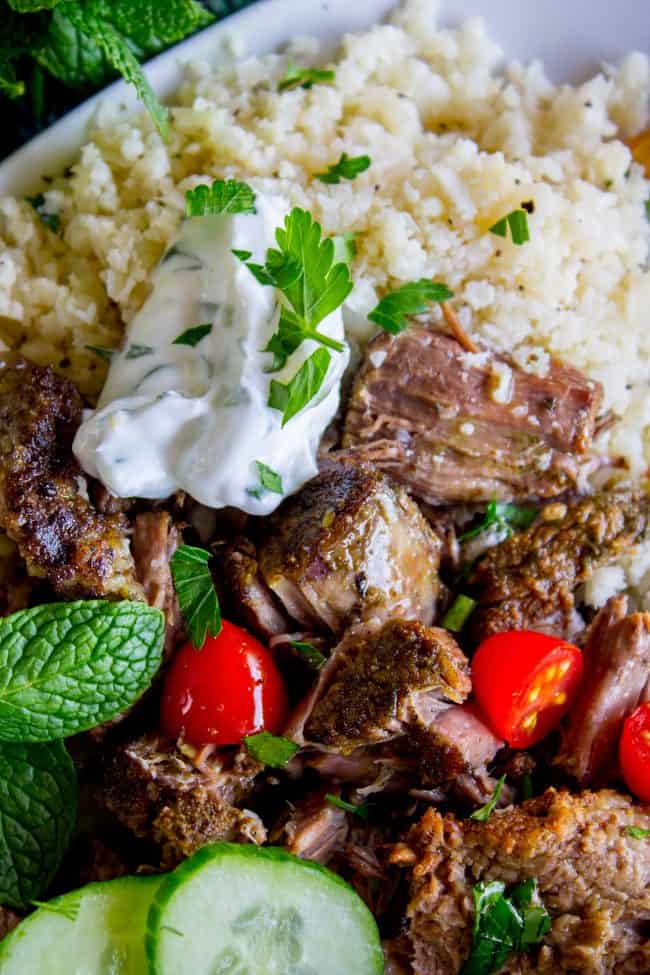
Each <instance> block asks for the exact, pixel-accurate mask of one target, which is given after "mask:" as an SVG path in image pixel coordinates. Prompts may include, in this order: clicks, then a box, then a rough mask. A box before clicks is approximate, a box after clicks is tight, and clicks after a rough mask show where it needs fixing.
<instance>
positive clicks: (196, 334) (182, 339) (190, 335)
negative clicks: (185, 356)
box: [172, 322, 212, 349]
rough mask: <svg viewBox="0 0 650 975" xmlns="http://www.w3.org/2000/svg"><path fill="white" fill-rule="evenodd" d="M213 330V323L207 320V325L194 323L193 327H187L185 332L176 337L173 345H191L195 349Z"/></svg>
mask: <svg viewBox="0 0 650 975" xmlns="http://www.w3.org/2000/svg"><path fill="white" fill-rule="evenodd" d="M211 331H212V325H211V324H210V323H209V322H206V324H205V325H193V326H192V327H191V328H186V329H185V331H184V332H181V334H180V335H178V336H177V337H176V338H175V339H174V341H173V342H172V345H189V346H190V347H191V348H192V349H193V348H194V347H195V346H196V345H198V344H199V342H200V341H201V340H202V339H204V338H205V337H206V335H209V334H210V332H211Z"/></svg>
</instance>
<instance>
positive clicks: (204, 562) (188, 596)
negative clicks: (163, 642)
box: [170, 545, 221, 650]
mask: <svg viewBox="0 0 650 975" xmlns="http://www.w3.org/2000/svg"><path fill="white" fill-rule="evenodd" d="M209 562H210V553H209V552H206V550H205V549H203V548H195V547H194V546H192V545H181V546H180V547H179V548H177V549H176V551H175V552H174V554H173V555H172V558H171V563H170V564H171V570H172V577H173V579H174V588H175V589H176V595H177V596H178V603H179V606H180V608H181V613H182V614H183V619H184V620H185V623H186V624H187V629H188V631H189V634H190V639H191V641H192V643H193V644H194V646H195V648H196V649H197V650H200V649H201V647H202V646H203V644H204V643H205V639H206V636H207V634H208V633H209V634H210V636H218V635H219V633H220V632H221V610H220V609H219V600H218V599H217V593H216V590H215V588H214V582H213V580H212V573H211V572H210V568H209V565H208V563H209Z"/></svg>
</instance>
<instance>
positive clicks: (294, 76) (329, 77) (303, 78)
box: [278, 64, 336, 91]
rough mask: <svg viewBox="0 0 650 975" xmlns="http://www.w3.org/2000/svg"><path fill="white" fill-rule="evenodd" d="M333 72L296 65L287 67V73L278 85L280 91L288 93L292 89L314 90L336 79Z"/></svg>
mask: <svg viewBox="0 0 650 975" xmlns="http://www.w3.org/2000/svg"><path fill="white" fill-rule="evenodd" d="M335 77H336V76H335V74H334V72H333V71H329V70H325V69H323V68H299V67H298V65H296V64H289V65H287V73H286V74H285V76H284V78H283V79H282V81H281V82H280V84H279V85H278V91H288V90H289V89H290V88H299V87H300V88H312V87H313V86H314V85H319V84H320V85H323V84H327V83H328V82H332V81H334V79H335Z"/></svg>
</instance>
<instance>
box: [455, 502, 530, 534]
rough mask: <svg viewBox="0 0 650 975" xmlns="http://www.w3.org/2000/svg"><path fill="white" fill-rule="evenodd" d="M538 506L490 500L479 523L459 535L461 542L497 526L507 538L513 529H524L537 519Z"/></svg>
mask: <svg viewBox="0 0 650 975" xmlns="http://www.w3.org/2000/svg"><path fill="white" fill-rule="evenodd" d="M536 517H537V508H531V507H527V506H526V507H524V506H522V505H520V504H512V503H510V502H507V501H490V503H489V505H488V506H487V508H486V509H485V514H484V516H483V518H482V519H481V521H480V522H479V523H478V525H474V527H473V528H470V529H468V530H467V531H466V532H463V534H462V535H460V536H459V538H458V541H459V542H466V541H468V540H469V539H470V538H476V536H477V535H482V534H483V532H485V531H487V530H488V528H492V527H495V528H496V529H497V530H498V531H499V532H501V533H502V534H503V535H504V537H505V538H510V536H511V535H512V533H513V531H524V530H525V529H526V528H528V527H529V526H530V525H532V523H533V522H534V521H535V518H536Z"/></svg>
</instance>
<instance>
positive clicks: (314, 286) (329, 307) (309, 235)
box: [233, 207, 352, 372]
mask: <svg viewBox="0 0 650 975" xmlns="http://www.w3.org/2000/svg"><path fill="white" fill-rule="evenodd" d="M275 239H276V241H277V244H278V246H277V248H269V250H267V252H266V260H265V263H264V264H254V263H250V262H249V258H250V256H251V254H250V252H249V251H233V253H234V255H235V257H237V258H239V260H241V261H243V262H244V263H245V264H246V267H247V268H248V269H249V271H250V272H251V273H252V274H253V275H254V276H255V277H256V278H257V280H258V281H259V282H260V284H264V285H270V286H272V287H274V288H276V289H277V290H278V291H279V292H280V294H281V296H282V302H281V309H280V321H279V323H278V330H277V332H275V334H274V335H272V336H271V338H270V340H269V343H268V345H267V346H266V348H265V350H264V351H265V352H272V353H273V364H272V366H271V370H270V371H271V372H275V371H277V370H278V369H282V367H283V366H284V364H285V362H286V361H287V359H288V358H289V356H290V355H291V354H292V353H293V352H295V350H296V349H297V348H298V346H299V345H301V343H302V342H304V341H305V340H306V339H311V340H313V341H314V342H318V343H320V344H321V345H324V346H326V347H327V348H328V349H332V351H334V352H342V351H343V349H344V345H343V343H342V342H338V341H336V340H335V339H333V338H330V336H329V335H325V334H323V333H322V332H319V331H318V325H320V323H321V322H322V321H323V319H325V318H327V316H328V315H330V314H331V313H332V312H333V311H336V309H337V308H339V307H340V306H341V305H342V304H343V302H344V301H345V299H346V298H347V297H348V295H349V294H350V292H351V291H352V278H351V276H350V268H349V267H348V265H347V263H345V262H344V261H339V262H338V263H337V262H336V261H335V247H334V243H333V241H332V240H331V239H329V238H324V239H323V237H322V231H321V226H320V224H319V223H317V221H316V220H314V219H313V218H312V216H311V214H309V213H307V211H306V210H301V209H299V208H298V207H296V208H294V209H293V210H292V211H291V213H290V214H289V215H288V216H287V217H286V218H285V221H284V226H283V227H278V229H277V230H276V232H275Z"/></svg>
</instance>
